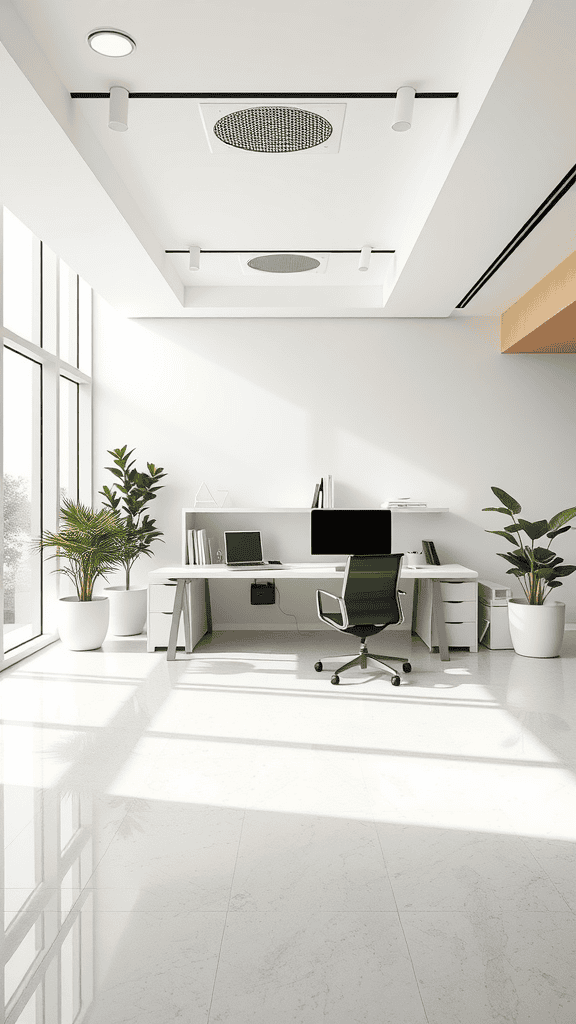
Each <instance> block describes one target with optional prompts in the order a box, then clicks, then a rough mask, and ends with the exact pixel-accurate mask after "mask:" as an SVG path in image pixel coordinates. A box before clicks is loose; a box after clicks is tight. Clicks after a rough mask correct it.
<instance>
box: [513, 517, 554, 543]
mask: <svg viewBox="0 0 576 1024" xmlns="http://www.w3.org/2000/svg"><path fill="white" fill-rule="evenodd" d="M518 522H519V523H520V526H521V527H522V529H523V530H524V533H527V534H528V536H529V537H530V540H538V538H539V537H543V536H544V534H545V533H546V531H547V529H548V520H547V519H539V520H538V522H536V523H530V522H529V521H528V520H527V519H519V520H518Z"/></svg>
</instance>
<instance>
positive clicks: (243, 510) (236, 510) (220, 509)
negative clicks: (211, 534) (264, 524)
mask: <svg viewBox="0 0 576 1024" xmlns="http://www.w3.org/2000/svg"><path fill="white" fill-rule="evenodd" d="M309 511H310V509H309V508H232V507H231V506H229V505H225V506H217V507H216V508H208V507H205V508H193V507H192V508H183V509H182V512H184V513H186V512H209V513H210V515H212V514H213V513H215V514H216V515H217V514H218V513H219V512H232V513H237V514H238V513H242V514H244V513H249V512H258V514H260V513H261V512H274V513H275V514H276V515H277V514H278V512H309Z"/></svg>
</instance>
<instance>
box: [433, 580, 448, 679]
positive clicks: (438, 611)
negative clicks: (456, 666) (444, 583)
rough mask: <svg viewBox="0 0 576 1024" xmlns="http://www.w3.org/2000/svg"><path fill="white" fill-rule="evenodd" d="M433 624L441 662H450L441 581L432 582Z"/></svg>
mask: <svg viewBox="0 0 576 1024" xmlns="http://www.w3.org/2000/svg"><path fill="white" fill-rule="evenodd" d="M432 622H433V624H434V626H435V627H436V635H437V637H438V650H439V651H440V661H450V651H449V649H448V637H447V636H446V623H445V621H444V604H443V601H442V588H441V586H440V580H433V581H432Z"/></svg>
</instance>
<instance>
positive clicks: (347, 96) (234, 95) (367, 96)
mask: <svg viewBox="0 0 576 1024" xmlns="http://www.w3.org/2000/svg"><path fill="white" fill-rule="evenodd" d="M128 96H129V98H130V99H131V100H395V99H396V93H395V92H129V93H128ZM70 97H71V99H73V100H107V99H109V97H110V93H109V92H71V93H70ZM415 99H417V100H455V99H458V93H457V92H417V93H416V96H415Z"/></svg>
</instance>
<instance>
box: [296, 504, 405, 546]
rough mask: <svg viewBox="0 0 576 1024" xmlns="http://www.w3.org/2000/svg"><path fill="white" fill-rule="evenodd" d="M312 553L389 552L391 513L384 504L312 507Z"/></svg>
mask: <svg viewBox="0 0 576 1024" xmlns="http://www.w3.org/2000/svg"><path fill="white" fill-rule="evenodd" d="M310 550H311V553H312V554H313V555H344V554H346V555H389V554H390V552H391V551H392V513H391V512H390V509H387V508H313V509H312V511H311V540H310Z"/></svg>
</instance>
